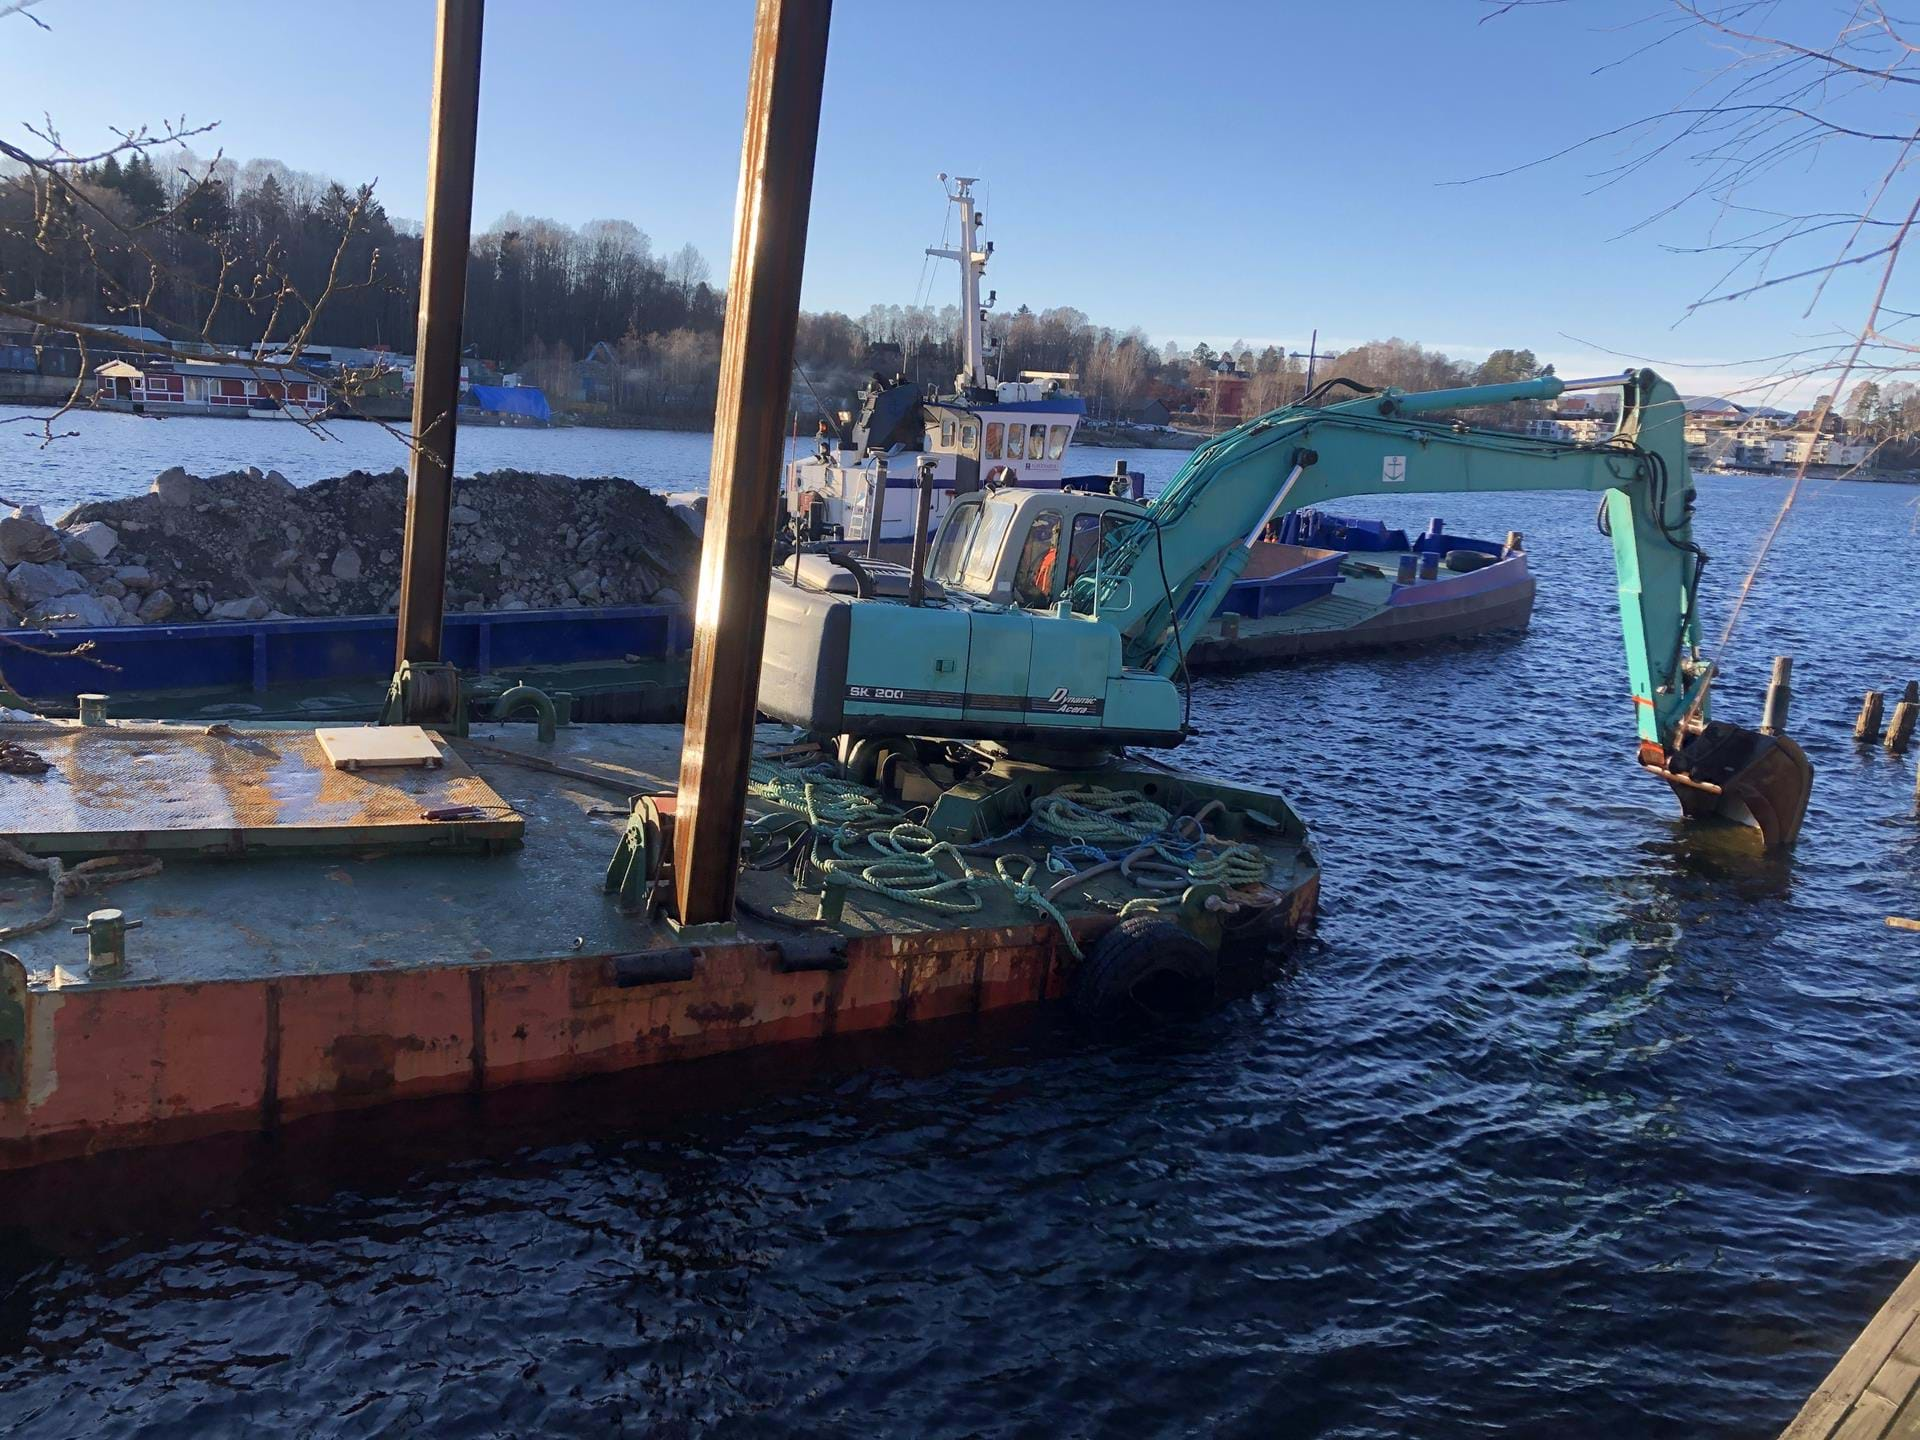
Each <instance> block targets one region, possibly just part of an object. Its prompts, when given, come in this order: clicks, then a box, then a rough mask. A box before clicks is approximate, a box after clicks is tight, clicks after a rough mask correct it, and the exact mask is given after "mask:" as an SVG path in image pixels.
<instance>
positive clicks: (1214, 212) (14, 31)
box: [0, 0, 1858, 403]
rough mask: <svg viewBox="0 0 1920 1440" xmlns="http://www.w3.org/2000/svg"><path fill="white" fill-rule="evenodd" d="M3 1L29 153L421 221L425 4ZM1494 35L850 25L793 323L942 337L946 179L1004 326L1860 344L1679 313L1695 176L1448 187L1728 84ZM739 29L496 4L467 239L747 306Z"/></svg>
mask: <svg viewBox="0 0 1920 1440" xmlns="http://www.w3.org/2000/svg"><path fill="white" fill-rule="evenodd" d="M11 3H12V0H0V134H5V135H6V136H7V138H9V139H12V140H15V141H16V142H22V143H31V142H29V141H26V139H25V136H24V132H23V131H22V129H21V128H20V127H21V126H22V124H23V123H26V122H33V123H39V122H40V121H41V119H42V117H43V116H51V117H52V119H53V121H54V122H55V123H56V124H57V125H58V126H59V128H60V130H61V133H62V137H63V139H64V140H65V141H66V143H67V144H68V145H69V147H70V148H72V149H73V150H75V151H76V152H78V151H82V150H83V149H85V148H86V147H88V146H92V145H96V144H99V143H103V142H104V141H105V140H106V138H107V127H109V126H119V127H122V128H131V127H134V126H138V125H142V124H147V125H152V124H154V123H156V122H158V121H161V120H164V119H174V120H177V119H180V118H182V117H184V119H185V121H186V122H187V123H188V124H192V125H197V124H204V123H209V122H217V126H218V128H217V129H216V130H215V131H214V132H213V133H212V134H211V135H208V136H205V137H201V138H199V139H196V140H195V141H194V144H195V146H196V148H197V149H199V150H200V151H201V152H202V153H209V154H210V153H212V152H213V151H214V150H215V149H222V150H224V152H225V153H226V154H227V155H228V156H229V157H232V158H234V159H237V160H243V161H244V160H245V159H248V158H252V157H257V156H267V157H272V158H276V159H279V160H282V161H284V162H286V163H287V164H288V165H290V166H292V167H293V168H295V169H300V170H308V171H315V172H321V173H324V174H328V175H331V176H334V177H337V178H339V179H341V180H343V181H347V182H350V183H351V182H358V181H362V180H368V179H375V178H377V181H378V188H377V193H378V195H379V196H380V198H381V200H382V202H383V203H384V204H385V206H386V208H387V210H388V212H389V213H390V214H392V215H394V216H397V217H410V218H414V219H417V218H418V217H419V216H420V215H421V214H422V213H423V212H424V209H425V199H424V196H425V162H426V124H427V108H428V99H429V92H430V81H431V68H432V55H433V6H432V4H431V3H429V0H382V3H368V0H326V3H325V4H320V5H262V4H259V3H258V0H248V3H232V0H192V3H187V4H180V3H175V4H172V5H166V6H155V5H153V4H151V3H141V4H135V3H123V0H85V3H81V0H33V3H32V6H31V15H32V17H33V18H34V19H37V20H38V21H40V22H41V24H43V25H44V26H45V27H47V28H45V29H43V28H41V25H36V24H34V23H32V21H31V20H29V19H28V18H27V17H26V16H23V15H21V14H18V13H15V14H5V13H4V12H5V11H7V10H8V9H9V7H10V4H11ZM1808 3H1812V0H1808ZM1493 8H1494V7H1492V6H1490V5H1489V4H1488V3H1486V0H1369V3H1365V4H1344V5H1326V4H1324V3H1318V0H1316V3H1298V0H1193V3H1188V4H1184V5H1178V6H1175V5H1169V4H1166V3H1164V0H1161V3H1141V0H1102V3H1094V0H970V3H969V4H968V5H966V6H953V5H936V4H930V3H919V0H904V3H903V0H840V3H839V4H837V5H836V6H835V10H834V16H833V27H832V39H831V43H830V49H829V54H828V69H827V92H826V98H825V103H824V109H823V114H822V129H821V135H820V149H819V158H818V162H817V166H816V173H815V184H814V197H813V211H812V219H811V224H810V231H809V238H808V247H807V263H806V283H805V292H804V298H803V303H804V304H805V306H806V307H807V308H808V309H815V310H824V309H838V310H844V311H846V312H848V313H850V314H853V315H856V316H857V315H859V314H860V313H861V312H862V311H864V310H865V309H866V308H867V307H868V306H869V305H871V304H874V303H898V304H908V303H913V302H915V301H918V300H922V299H924V298H926V297H928V296H929V295H930V296H931V298H932V301H933V303H935V304H943V303H947V302H950V301H951V300H952V299H953V298H954V296H955V294H956V290H957V274H956V272H955V268H954V267H953V265H952V264H951V263H950V262H934V263H932V264H931V265H929V262H927V261H926V260H925V258H924V256H923V251H924V249H925V248H926V247H927V246H929V245H934V244H937V243H939V242H940V240H941V235H942V226H943V221H944V220H945V217H946V202H945V200H944V198H943V195H942V188H941V186H940V185H939V184H938V183H937V181H936V179H935V176H936V174H937V173H938V172H940V171H948V172H952V173H956V174H968V175H977V176H980V177H982V180H983V185H982V193H983V194H984V197H985V203H984V205H983V208H984V210H985V212H986V215H987V226H986V229H985V231H984V234H985V236H986V237H987V238H990V239H992V240H993V241H994V242H995V245H996V254H995V255H994V258H993V261H992V263H991V265H990V266H989V269H988V275H987V280H986V284H987V286H988V287H989V288H991V289H993V290H996V291H997V292H998V293H999V296H1000V301H999V303H1000V305H1001V306H1002V307H1003V308H1012V307H1014V306H1017V305H1019V304H1023V303H1024V304H1027V305H1030V306H1032V307H1033V308H1034V309H1036V310H1039V309H1044V308H1047V307H1050V306H1055V305H1069V306H1073V307H1074V308H1076V309H1079V310H1081V311H1084V312H1085V313H1086V314H1087V315H1088V316H1089V317H1090V318H1091V319H1092V320H1094V321H1095V322H1096V323H1100V324H1107V325H1112V326H1114V327H1116V328H1121V329H1124V328H1126V327H1130V326H1139V327H1140V328H1141V329H1143V330H1144V331H1145V332H1146V333H1147V335H1148V336H1149V337H1150V338H1151V339H1152V340H1154V341H1155V342H1156V343H1161V342H1165V341H1167V340H1170V339H1177V340H1179V341H1180V342H1181V343H1182V344H1187V343H1191V342H1193V341H1198V340H1204V341H1206V342H1207V343H1209V344H1210V345H1213V346H1215V347H1216V348H1217V347H1219V346H1220V345H1223V344H1227V343H1230V342H1234V341H1244V342H1247V343H1249V344H1251V345H1252V346H1254V347H1255V348H1259V347H1260V346H1262V345H1264V344H1267V343H1276V344H1284V345H1286V346H1287V347H1289V348H1292V349H1301V350H1304V349H1305V348H1306V345H1307V341H1308V337H1309V335H1310V334H1312V333H1313V332H1314V331H1315V330H1316V329H1317V330H1318V332H1319V335H1320V338H1321V342H1322V348H1329V347H1331V348H1339V347H1341V346H1344V345H1350V344H1355V343H1359V342H1361V341H1364V340H1368V339H1374V338H1385V337H1388V336H1400V337H1403V338H1405V339H1409V340H1415V341H1418V342H1420V343H1422V344H1425V345H1427V346H1429V347H1431V348H1436V349H1440V350H1443V351H1445V352H1447V353H1449V354H1452V355H1455V356H1458V357H1463V358H1478V357H1480V356H1482V355H1484V354H1485V352H1486V351H1488V350H1490V349H1493V348H1495V347H1500V346H1513V347H1528V348H1531V349H1533V350H1534V351H1535V352H1536V353H1538V354H1539V355H1540V356H1541V358H1542V359H1545V360H1550V361H1552V362H1553V363H1555V364H1556V365H1557V366H1558V368H1559V371H1560V373H1561V374H1563V375H1572V374H1575V373H1580V374H1604V373H1609V372H1613V371H1617V370H1619V369H1621V368H1623V364H1624V363H1626V362H1625V361H1624V360H1623V357H1625V356H1630V357H1635V358H1636V359H1639V360H1645V361H1648V362H1651V363H1654V364H1656V365H1664V366H1666V367H1668V368H1669V370H1670V373H1672V374H1673V376H1674V377H1675V379H1676V380H1677V382H1678V383H1679V385H1680V388H1681V389H1682V390H1683V391H1685V392H1688V393H1706V392H1715V391H1729V390H1733V389H1735V388H1738V387H1745V386H1750V385H1751V384H1752V383H1753V381H1754V380H1755V378H1756V377H1758V376H1761V375H1764V374H1766V373H1768V371H1769V368H1770V367H1768V366H1766V365H1758V364H1754V363H1749V362H1750V361H1751V360H1752V358H1753V357H1761V356H1767V355H1771V354H1775V353H1777V352H1781V351H1784V350H1788V349H1791V348H1793V347H1794V346H1795V345H1797V344H1800V343H1804V341H1805V339H1806V338H1807V337H1809V336H1817V335H1823V334H1827V333H1830V331H1831V327H1832V324H1833V323H1834V319H1835V318H1836V317H1844V316H1845V315H1847V314H1848V313H1849V312H1848V308H1847V307H1848V306H1849V304H1852V305H1853V308H1854V309H1855V310H1857V309H1858V305H1857V303H1855V302H1856V301H1857V298H1858V285H1857V283H1855V282H1854V281H1853V280H1852V279H1851V278H1849V279H1847V280H1845V281H1843V283H1842V284H1841V285H1840V287H1839V288H1838V289H1837V290H1836V291H1835V292H1833V293H1832V294H1831V295H1830V297H1829V299H1830V302H1831V303H1830V304H1829V305H1828V306H1827V307H1826V309H1824V310H1823V311H1822V312H1821V314H1820V315H1816V316H1815V317H1813V318H1808V317H1807V316H1805V315H1803V314H1802V311H1803V309H1804V306H1805V302H1806V298H1807V292H1806V290H1805V288H1804V287H1799V288H1796V289H1788V288H1786V287H1783V288H1782V289H1781V290H1779V291H1771V292H1767V293H1766V294H1763V295H1761V296H1759V297H1756V298H1754V299H1752V300H1748V301H1743V302H1739V303H1736V304H1729V305H1716V306H1711V307H1708V308H1706V309H1704V310H1701V311H1698V312H1696V313H1694V314H1692V315H1691V316H1689V315H1688V313H1687V307H1688V305H1689V303H1690V302H1692V301H1694V300H1696V299H1697V298H1699V297H1700V296H1701V295H1702V294H1703V293H1706V292H1707V291H1708V290H1710V289H1711V287H1712V284H1713V282H1714V279H1715V277H1716V276H1717V275H1718V273H1719V271H1720V270H1721V269H1722V268H1724V267H1723V264H1722V263H1719V262H1716V261H1715V260H1714V258H1713V257H1710V256H1708V257H1703V256H1699V255H1688V254H1683V253H1675V248H1674V247H1684V246H1687V245H1693V244H1698V243H1699V242H1700V240H1701V239H1702V238H1703V237H1704V236H1705V235H1706V234H1707V232H1708V228H1709V225H1710V223H1711V221H1712V218H1713V217H1712V216H1710V215H1707V214H1702V213H1700V212H1699V211H1697V210H1688V211H1683V212H1681V213H1680V214H1678V215H1675V216H1672V217H1669V218H1668V219H1666V220H1664V221H1661V222H1660V223H1658V224H1656V225H1654V226H1651V227H1643V228H1636V227H1640V222H1642V221H1643V220H1645V218H1646V217H1647V216H1648V215H1649V214H1652V213H1654V212H1656V211H1658V210H1659V209H1661V208H1662V207H1663V206H1664V205H1666V204H1667V203H1668V202H1669V201H1670V200H1672V199H1673V198H1674V197H1675V196H1676V195H1677V194H1679V193H1680V192H1681V191H1682V189H1683V188H1684V186H1685V184H1686V177H1685V175H1684V174H1683V173H1682V172H1681V171H1680V170H1679V168H1677V166H1673V165H1668V166H1665V167H1662V166H1654V167H1651V168H1650V169H1648V170H1646V171H1644V172H1642V173H1640V174H1638V175H1636V176H1634V177H1633V178H1632V179H1631V180H1630V181H1628V182H1627V183H1625V184H1622V185H1616V186H1614V187H1612V188H1607V189H1602V190H1599V191H1598V192H1597V193H1596V192H1595V183H1596V182H1595V173H1596V172H1597V171H1598V170H1600V169H1601V168H1602V167H1603V166H1605V165H1607V164H1609V163H1611V162H1613V161H1614V160H1617V159H1618V158H1620V156H1621V154H1622V153H1624V152H1622V151H1621V150H1620V149H1619V148H1618V145H1617V144H1612V143H1610V144H1608V145H1603V146H1600V147H1596V148H1590V149H1589V150H1587V151H1585V152H1582V153H1581V154H1578V155H1576V156H1574V157H1571V158H1569V159H1566V160H1561V161H1557V162H1553V163H1548V164H1543V165H1537V166H1535V167H1533V168H1531V169H1527V170H1524V171H1522V172H1521V173H1519V174H1516V175H1512V176H1509V177H1507V178H1502V179H1493V180H1483V181H1479V182H1477V183H1468V184H1461V183H1458V182H1460V181H1463V180H1468V179H1470V178H1471V177H1474V176H1477V175H1481V174H1484V173H1486V172H1489V171H1498V170H1505V169H1507V168H1509V167H1513V166H1517V165H1522V164H1524V163H1525V162H1528V161H1534V160H1538V159H1540V158H1541V157H1543V156H1546V155H1548V154H1551V153H1552V152H1554V151H1556V150H1558V149H1560V148H1561V147H1563V146H1565V145H1568V144H1570V143H1572V142H1574V141H1576V140H1579V139H1581V138H1583V137H1585V136H1588V135H1591V134H1593V133H1595V132H1598V131H1602V130H1606V129H1608V128H1610V127H1613V126H1617V125H1620V124H1622V123H1624V122H1626V121H1629V120H1632V119H1634V118H1636V117H1638V116H1640V115H1642V114H1645V113H1647V112H1649V111H1652V110H1658V109H1659V108H1661V107H1663V106H1667V105H1671V104H1674V103H1678V102H1681V101H1682V100H1683V97H1684V96H1685V95H1686V94H1687V93H1688V92H1689V90H1690V89H1691V88H1692V87H1694V86H1696V85H1697V84H1699V83H1700V82H1701V80H1702V79H1703V78H1704V77H1706V76H1708V75H1709V74H1711V73H1712V72H1714V71H1715V70H1717V69H1718V67H1719V66H1720V65H1722V64H1723V63H1724V61H1725V58H1726V57H1725V55H1724V54H1716V53H1714V52H1712V51H1711V50H1710V49H1709V48H1708V47H1706V46H1705V45H1703V44H1699V43H1689V44H1687V45H1670V46H1662V47H1655V48H1654V49H1653V50H1651V51H1648V52H1647V53H1644V54H1641V55H1638V56H1636V57H1634V58H1632V59H1629V60H1627V61H1626V63H1617V64H1616V63H1612V62H1618V61H1621V60H1622V59H1623V57H1628V56H1631V55H1632V54H1633V52H1634V51H1635V50H1636V48H1637V47H1639V46H1640V45H1641V43H1642V41H1643V40H1644V38H1645V36H1646V35H1647V33H1648V32H1647V31H1646V30H1645V28H1644V27H1636V26H1635V25H1634V24H1633V23H1631V22H1633V21H1634V20H1636V19H1637V18H1638V17H1640V16H1642V15H1645V14H1647V13H1649V12H1661V11H1663V9H1664V6H1663V3H1662V0H1573V3H1569V4H1565V5H1547V6H1522V7H1519V8H1517V9H1515V10H1513V11H1511V12H1509V13H1506V14H1501V15H1493V14H1492V10H1493ZM752 22H753V7H752V4H751V3H750V0H652V3H639V0H551V3H535V0H494V3H493V4H492V5H490V6H489V7H488V12H487V33H486V38H485V47H484V59H483V77H482V91H481V102H480V140H479V158H478V171H477V175H476V181H475V187H476V188H475V205H474V214H475V223H476V225H478V226H485V225H486V224H488V223H490V222H491V221H492V220H493V219H494V218H496V217H498V216H499V215H501V214H502V213H504V212H507V211H510V210H511V211H517V212H519V213H520V214H522V215H538V216H544V217H548V218H551V219H555V220H559V221H563V222H566V223H568V224H576V225H577V224H580V223H582V222H584V221H587V220H591V219H596V218H621V219H628V220H632V221H633V222H634V223H635V224H637V225H639V226H640V227H641V228H642V229H643V230H645V231H646V232H647V233H648V235H649V236H650V237H651V238H652V241H653V245H654V249H655V252H656V253H668V252H671V251H672V250H674V249H676V248H678V247H679V246H680V245H681V244H682V243H684V242H687V241H691V242H692V243H693V244H694V245H696V246H697V247H699V249H700V250H701V251H702V252H703V253H704V254H705V255H706V256H707V258H708V260H709V262H710V264H711V266H712V271H713V274H714V276H715V278H716V280H718V279H720V278H723V277H724V275H725V273H726V256H727V252H728V250H729V246H730V240H731V230H732V208H733V202H734V193H735V187H736V185H737V180H738V166H739V145H740V123H741V118H742V113H743V107H744V97H745V81H746V72H747V60H748V52H749V48H750V44H751V38H752ZM1603 67H1607V68H1603ZM1780 183H1781V184H1782V185H1783V186H1797V185H1798V184H1799V183H1800V182H1799V181H1798V180H1796V179H1795V177H1793V176H1786V177H1783V178H1782V180H1781V182H1780ZM1822 183H1826V184H1828V185H1829V186H1831V185H1832V184H1833V183H1834V182H1833V181H1832V180H1831V179H1830V178H1828V179H1827V180H1825V181H1823V182H1822ZM1847 183H1851V182H1847ZM1840 189H1842V190H1844V189H1845V184H1842V185H1840ZM1841 198H1846V197H1845V196H1842V197H1841ZM1856 198H1857V197H1856ZM1823 317H1824V318H1823ZM1854 323H1857V320H1855V322H1854ZM1804 388H1805V387H1802V389H1804ZM1743 398H1747V399H1749V400H1751V401H1753V402H1755V403H1762V402H1765V401H1767V400H1769V399H1771V400H1772V401H1773V402H1774V403H1779V402H1780V401H1781V400H1783V399H1794V398H1798V392H1796V391H1793V390H1791V389H1789V390H1782V391H1775V392H1772V393H1771V394H1768V393H1764V392H1755V393H1751V394H1749V395H1747V396H1743Z"/></svg>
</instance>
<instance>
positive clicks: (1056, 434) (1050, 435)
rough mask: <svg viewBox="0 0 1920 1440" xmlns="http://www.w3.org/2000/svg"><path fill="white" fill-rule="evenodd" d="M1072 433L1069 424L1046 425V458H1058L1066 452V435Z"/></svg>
mask: <svg viewBox="0 0 1920 1440" xmlns="http://www.w3.org/2000/svg"><path fill="white" fill-rule="evenodd" d="M1072 433H1073V427H1072V426H1070V425H1050V426H1048V427H1047V458H1048V459H1049V460H1058V459H1059V458H1060V457H1061V456H1062V455H1064V454H1066V453H1067V436H1069V435H1071V434H1072Z"/></svg>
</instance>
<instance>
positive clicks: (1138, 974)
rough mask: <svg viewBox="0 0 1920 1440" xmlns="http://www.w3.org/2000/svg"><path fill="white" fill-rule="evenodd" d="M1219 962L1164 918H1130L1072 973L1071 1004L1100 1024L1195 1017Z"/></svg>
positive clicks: (1206, 1001) (1209, 999)
mask: <svg viewBox="0 0 1920 1440" xmlns="http://www.w3.org/2000/svg"><path fill="white" fill-rule="evenodd" d="M1219 968H1220V967H1219V961H1218V959H1217V958H1216V957H1215V955H1214V953H1213V952H1212V951H1211V950H1209V949H1208V948H1207V947H1206V946H1205V945H1204V944H1203V943H1201V941H1200V940H1199V939H1198V938H1196V937H1195V936H1193V935H1192V934H1190V933H1188V932H1187V931H1186V930H1183V929H1182V928H1181V927H1180V926H1178V925H1176V924H1175V923H1174V922H1173V921H1171V920H1169V919H1167V918H1166V917H1165V916H1164V915H1128V916H1125V917H1124V918H1123V919H1122V920H1121V921H1120V923H1119V924H1117V925H1115V926H1114V927H1113V928H1112V929H1111V930H1109V931H1107V933H1106V934H1104V935H1102V936H1101V937H1100V940H1099V943H1097V944H1096V945H1095V946H1094V947H1093V949H1092V951H1091V952H1090V953H1089V954H1088V955H1087V958H1086V959H1085V960H1084V961H1083V962H1082V963H1081V965H1080V968H1079V970H1077V971H1076V972H1075V973H1074V977H1073V986H1072V1001H1073V1008H1074V1010H1075V1012H1076V1013H1077V1014H1078V1015H1079V1016H1080V1017H1081V1019H1083V1020H1086V1021H1089V1022H1091V1023H1094V1024H1098V1025H1108V1024H1114V1023H1116V1022H1124V1021H1127V1020H1135V1021H1138V1020H1142V1019H1146V1020H1160V1019H1165V1018H1167V1017H1168V1016H1169V1015H1187V1014H1197V1013H1198V1012H1199V1011H1201V1010H1203V1009H1205V1008H1206V1007H1207V1006H1208V1005H1210V1004H1212V1003H1213V990H1214V981H1215V978H1216V976H1217V975H1218V973H1219Z"/></svg>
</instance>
